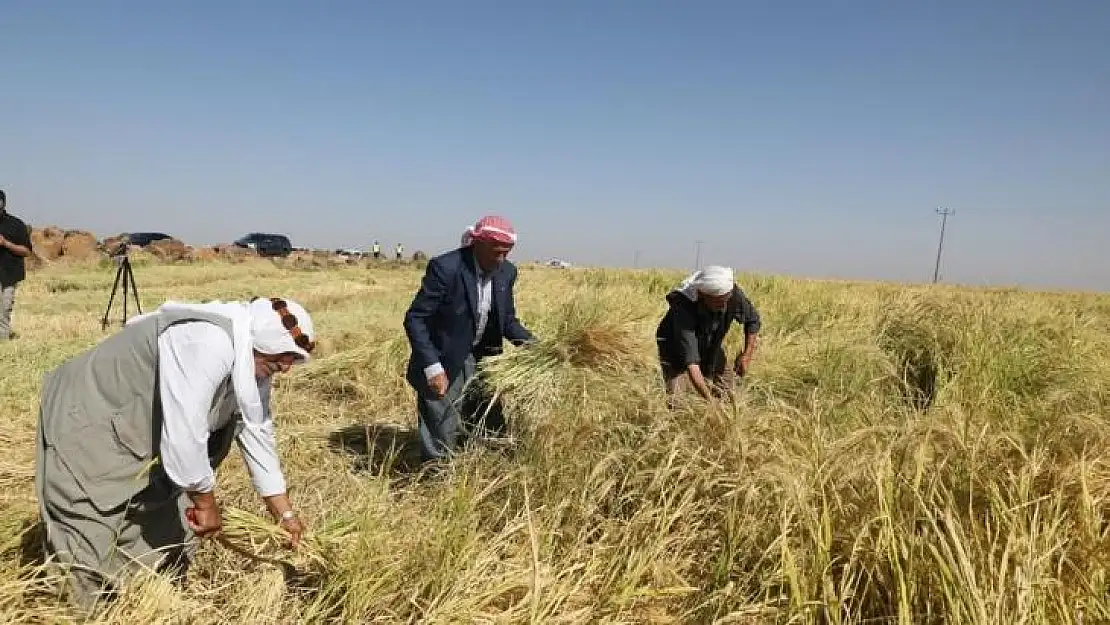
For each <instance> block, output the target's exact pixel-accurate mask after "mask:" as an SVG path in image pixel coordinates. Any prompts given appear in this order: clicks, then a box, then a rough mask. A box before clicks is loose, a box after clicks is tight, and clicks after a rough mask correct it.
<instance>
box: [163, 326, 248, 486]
mask: <svg viewBox="0 0 1110 625" xmlns="http://www.w3.org/2000/svg"><path fill="white" fill-rule="evenodd" d="M234 359H235V353H234V350H233V348H232V344H231V338H230V337H229V336H228V335H227V333H226V332H224V331H223V330H221V329H220V328H219V327H217V326H215V325H212V324H210V323H206V322H194V323H187V324H182V325H177V326H173V327H171V328H169V329H168V330H166V331H165V332H163V333H162V335H161V336H159V337H158V366H159V379H158V386H159V392H160V394H161V403H162V416H163V418H162V440H161V443H160V445H159V452H160V454H161V461H162V469H163V471H165V473H166V476H167V477H169V478H170V479H171V480H172V481H173V482H174V483H175V484H177V485H178V486H180V487H181V488H183V489H185V490H187V491H190V492H211V491H212V490H213V489H214V488H215V486H216V478H215V474H214V473H213V471H212V467H211V465H210V463H209V458H208V436H209V432H208V412H209V410H210V409H211V406H212V398H213V396H214V395H215V393H216V389H217V388H218V387H219V385H220V384H221V383H222V382H223V380H224V379H225V378H227V376H228V375H229V374H230V372H231V365H232V363H233V362H234Z"/></svg>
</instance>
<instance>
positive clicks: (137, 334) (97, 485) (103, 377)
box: [40, 312, 241, 512]
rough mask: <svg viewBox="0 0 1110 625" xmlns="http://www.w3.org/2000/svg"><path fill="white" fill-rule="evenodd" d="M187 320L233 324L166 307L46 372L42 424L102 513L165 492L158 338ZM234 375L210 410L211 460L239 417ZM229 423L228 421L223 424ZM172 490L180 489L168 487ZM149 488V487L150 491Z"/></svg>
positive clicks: (219, 456) (223, 448)
mask: <svg viewBox="0 0 1110 625" xmlns="http://www.w3.org/2000/svg"><path fill="white" fill-rule="evenodd" d="M187 321H207V322H209V323H213V324H215V325H217V326H219V327H220V328H222V329H223V330H224V331H225V332H227V333H228V335H229V336H230V335H232V330H231V322H230V321H228V320H227V319H225V318H223V317H218V316H215V315H208V314H204V313H195V312H190V313H164V314H160V315H157V316H154V317H150V318H147V319H143V320H142V321H139V322H137V323H135V324H133V325H130V326H127V327H125V328H123V330H122V331H120V332H118V333H116V334H114V335H112V336H110V337H108V338H107V339H105V340H104V341H102V342H101V343H100V344H99V345H97V346H96V347H94V348H92V349H90V350H89V351H86V352H84V353H83V354H80V355H78V356H76V357H74V358H73V359H71V360H69V361H67V362H65V363H64V364H62V365H61V366H59V367H58V368H57V369H54V370H53V371H51V372H50V373H48V374H46V376H45V377H44V378H43V387H42V407H41V411H40V421H41V423H40V427H41V428H42V436H43V442H44V443H45V444H46V445H47V446H49V447H53V448H54V449H55V450H56V451H57V452H58V455H59V457H60V458H61V460H62V462H63V463H64V464H65V465H66V467H67V468H68V469H69V471H70V473H72V474H73V478H74V480H75V481H76V482H77V484H78V485H79V486H80V487H81V489H82V490H83V491H84V492H85V493H87V494H88V496H89V499H90V500H91V501H92V503H93V505H94V506H96V507H97V508H98V509H99V510H101V511H105V512H106V511H109V510H113V509H115V508H117V507H119V506H120V505H123V504H125V503H127V502H128V501H129V500H130V499H132V498H133V497H134V496H135V495H137V494H139V493H140V492H141V491H143V490H144V489H147V491H148V494H149V493H150V490H151V489H155V490H158V491H163V492H162V495H163V496H161V497H158V498H159V499H163V498H165V497H168V496H169V495H170V494H172V493H171V492H169V491H167V484H166V483H168V479H166V478H165V475H164V473H162V472H161V471H160V467H157V466H156V461H157V460H158V451H159V447H160V440H161V433H162V402H161V398H160V393H159V391H158V337H159V336H160V335H161V334H162V332H165V331H166V329H167V328H169V327H171V326H173V325H176V324H178V323H184V322H187ZM237 412H238V404H237V401H236V397H235V392H234V389H233V387H232V384H231V377H230V376H228V378H227V379H225V380H224V381H223V383H222V384H221V385H220V387H219V388H218V389H217V392H216V394H215V396H214V397H213V398H212V404H211V407H210V409H209V412H208V425H209V428H208V429H209V431H210V432H213V435H212V436H210V437H209V461H210V463H211V465H212V467H213V468H215V467H216V466H218V465H219V463H220V462H222V461H223V458H224V456H226V454H227V452H228V450H229V448H230V445H231V443H232V441H233V440H234V437H235V434H236V433H237V432H238V427H241V426H240V425H239V422H240V420H239V419H238V418H233V417H234V416H235V413H237ZM221 423H226V426H225V427H222V428H220V427H218V424H221ZM169 486H170V488H169V490H170V491H176V489H174V488H172V485H169ZM148 487H151V489H148Z"/></svg>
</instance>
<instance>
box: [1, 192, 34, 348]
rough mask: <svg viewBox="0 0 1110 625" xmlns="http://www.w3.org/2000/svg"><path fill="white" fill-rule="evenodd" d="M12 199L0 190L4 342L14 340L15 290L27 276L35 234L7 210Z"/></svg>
mask: <svg viewBox="0 0 1110 625" xmlns="http://www.w3.org/2000/svg"><path fill="white" fill-rule="evenodd" d="M7 206H8V196H7V195H5V193H4V191H3V189H0V340H2V341H6V340H8V339H10V338H12V337H13V332H12V308H14V307H15V287H16V286H17V285H18V284H19V283H20V282H22V281H23V279H24V278H25V277H26V276H27V272H26V268H25V263H24V259H25V258H27V257H28V256H30V255H31V231H30V229H29V228H28V227H27V224H25V223H23V220H22V219H20V218H19V217H16V216H15V215H12V214H11V213H9V212H8V210H7Z"/></svg>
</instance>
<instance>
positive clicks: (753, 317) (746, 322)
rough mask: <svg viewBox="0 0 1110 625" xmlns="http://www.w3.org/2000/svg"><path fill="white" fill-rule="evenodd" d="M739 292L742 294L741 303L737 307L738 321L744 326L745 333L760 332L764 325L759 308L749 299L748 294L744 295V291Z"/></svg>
mask: <svg viewBox="0 0 1110 625" xmlns="http://www.w3.org/2000/svg"><path fill="white" fill-rule="evenodd" d="M738 293H739V295H740V305H739V306H737V308H736V321H737V322H738V323H739V324H740V325H741V326H742V327H743V328H744V334H759V331H760V329H761V328H762V326H763V321H762V319H761V318H760V316H759V310H757V309H756V307H755V305H754V304H752V301H751V300H750V299H748V296H747V295H744V292H743V291H738Z"/></svg>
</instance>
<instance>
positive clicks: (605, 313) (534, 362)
mask: <svg viewBox="0 0 1110 625" xmlns="http://www.w3.org/2000/svg"><path fill="white" fill-rule="evenodd" d="M567 300H568V302H569V303H568V304H567V305H566V306H565V307H564V308H563V309H562V315H561V316H559V317H557V318H556V320H555V322H554V323H553V324H552V325H551V326H549V327H547V328H539V329H537V332H536V333H537V334H538V335H539V337H540V338H539V340H538V341H536V342H534V343H531V344H529V345H526V346H524V347H521V348H516V349H509V350H508V351H506V352H505V353H503V354H500V355H497V356H492V357H489V358H486V359H483V360H482V362H481V364H480V366H479V376H480V379H481V381H482V384H483V385H484V386H485V387H486V388H487V389H488V390H489V391H490V392H491V393H492V394H493V395H494V397H506V398H508V399H510V400H511V401H512V403H514V404H515V405H516V406H517V407H518V408H523V409H525V410H535V409H538V408H540V407H542V405H547V404H550V403H551V402H553V401H557V400H558V398H559V396H560V395H561V394H562V393H563V392H565V391H567V390H569V389H570V388H572V387H575V386H580V385H575V384H573V382H575V381H576V380H577V381H579V382H588V381H590V380H596V379H597V378H600V377H612V376H619V375H623V374H627V373H628V372H630V371H633V370H635V369H637V368H640V367H642V366H643V365H644V363H645V353H644V346H645V345H646V344H647V343H646V341H645V338H644V337H645V335H644V332H643V330H642V328H641V327H640V323H641V322H642V321H643V320H644V316H643V315H636V314H633V313H632V312H631V311H630V310H629V309H626V308H622V307H621V306H620V305H619V300H618V299H615V298H612V297H607V298H605V299H602V298H601V297H600V296H598V295H597V294H594V293H578V294H572V295H571V296H570V297H568V298H567ZM648 338H649V340H650V335H648Z"/></svg>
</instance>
